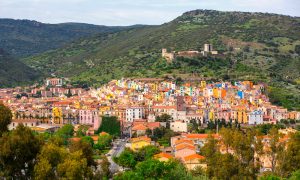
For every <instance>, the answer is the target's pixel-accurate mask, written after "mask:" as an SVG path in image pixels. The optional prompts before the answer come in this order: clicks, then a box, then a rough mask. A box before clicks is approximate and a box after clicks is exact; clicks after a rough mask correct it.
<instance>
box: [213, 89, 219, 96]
mask: <svg viewBox="0 0 300 180" xmlns="http://www.w3.org/2000/svg"><path fill="white" fill-rule="evenodd" d="M213 97H214V98H218V97H219V89H218V88H214V89H213Z"/></svg>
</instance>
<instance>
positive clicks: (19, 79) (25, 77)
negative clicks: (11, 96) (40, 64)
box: [0, 49, 39, 88]
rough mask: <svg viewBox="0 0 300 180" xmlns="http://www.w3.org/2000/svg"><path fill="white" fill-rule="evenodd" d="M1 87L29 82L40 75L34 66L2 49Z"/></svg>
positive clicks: (0, 52) (0, 62) (0, 58)
mask: <svg viewBox="0 0 300 180" xmlns="http://www.w3.org/2000/svg"><path fill="white" fill-rule="evenodd" d="M0 67H1V68H0V88H3V87H10V86H16V85H21V84H25V83H29V82H31V83H32V81H34V80H36V79H37V78H38V77H39V73H37V72H36V71H35V70H33V69H32V68H30V67H28V66H26V65H25V64H24V63H22V62H20V61H19V60H18V59H15V58H13V57H11V56H10V55H9V54H8V53H7V52H5V51H4V50H2V49H0Z"/></svg>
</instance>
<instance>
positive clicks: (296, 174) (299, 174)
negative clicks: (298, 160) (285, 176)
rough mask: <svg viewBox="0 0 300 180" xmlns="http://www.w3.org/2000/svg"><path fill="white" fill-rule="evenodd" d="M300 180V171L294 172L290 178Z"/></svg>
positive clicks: (290, 179)
mask: <svg viewBox="0 0 300 180" xmlns="http://www.w3.org/2000/svg"><path fill="white" fill-rule="evenodd" d="M298 179H300V169H299V170H297V171H295V172H293V173H292V176H291V177H290V178H289V180H298Z"/></svg>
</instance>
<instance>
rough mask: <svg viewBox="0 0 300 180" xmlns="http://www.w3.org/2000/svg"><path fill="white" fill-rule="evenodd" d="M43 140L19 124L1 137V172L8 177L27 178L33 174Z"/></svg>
mask: <svg viewBox="0 0 300 180" xmlns="http://www.w3.org/2000/svg"><path fill="white" fill-rule="evenodd" d="M42 143H43V142H42V141H41V139H39V138H38V137H37V136H34V134H33V132H32V131H31V130H30V129H29V128H27V127H25V126H23V125H22V124H21V125H19V126H17V128H16V129H15V130H13V131H12V132H11V133H10V134H8V133H6V134H4V135H3V136H2V138H1V139H0V148H1V149H0V172H2V174H3V176H4V177H7V178H8V179H11V178H12V179H27V178H30V177H31V176H32V172H33V167H34V165H35V159H36V156H37V154H38V152H39V151H40V148H41V146H42Z"/></svg>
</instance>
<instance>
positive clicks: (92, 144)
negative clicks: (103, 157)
mask: <svg viewBox="0 0 300 180" xmlns="http://www.w3.org/2000/svg"><path fill="white" fill-rule="evenodd" d="M81 141H82V142H87V143H89V144H90V145H91V146H92V147H93V146H94V140H93V138H92V137H91V136H84V137H82V138H81Z"/></svg>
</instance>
